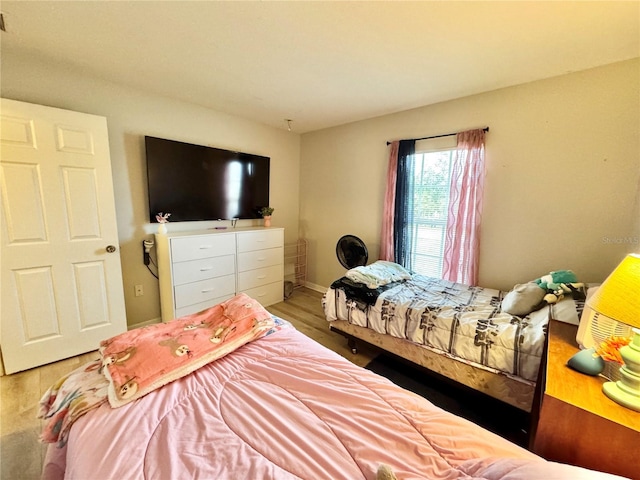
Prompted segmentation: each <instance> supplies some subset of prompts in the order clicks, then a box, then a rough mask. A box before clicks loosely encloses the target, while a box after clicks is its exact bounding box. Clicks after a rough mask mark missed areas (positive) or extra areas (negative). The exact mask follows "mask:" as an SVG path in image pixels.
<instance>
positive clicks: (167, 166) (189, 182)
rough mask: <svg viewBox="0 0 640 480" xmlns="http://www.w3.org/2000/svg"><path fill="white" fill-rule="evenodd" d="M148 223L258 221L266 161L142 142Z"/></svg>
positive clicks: (264, 198) (265, 193) (265, 200)
mask: <svg viewBox="0 0 640 480" xmlns="http://www.w3.org/2000/svg"><path fill="white" fill-rule="evenodd" d="M145 148H146V152H147V180H148V186H149V219H150V221H151V222H155V221H156V214H157V213H159V212H163V213H167V212H169V213H171V217H170V220H171V221H174V222H186V221H195V220H221V219H225V220H226V219H232V218H241V219H249V218H259V217H260V213H259V211H260V208H262V207H266V206H268V205H269V163H270V159H269V157H262V156H260V155H252V154H249V153H241V152H232V151H229V150H223V149H220V148H213V147H205V146H202V145H192V144H189V143H183V142H177V141H174V140H165V139H162V138H155V137H148V136H146V137H145Z"/></svg>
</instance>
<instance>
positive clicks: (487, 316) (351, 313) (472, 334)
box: [323, 275, 581, 382]
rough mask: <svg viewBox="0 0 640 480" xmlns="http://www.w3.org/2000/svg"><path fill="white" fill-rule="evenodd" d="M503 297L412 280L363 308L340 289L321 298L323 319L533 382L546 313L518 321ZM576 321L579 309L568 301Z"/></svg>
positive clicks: (483, 290) (460, 286)
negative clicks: (505, 307) (504, 308)
mask: <svg viewBox="0 0 640 480" xmlns="http://www.w3.org/2000/svg"><path fill="white" fill-rule="evenodd" d="M505 294H506V292H502V291H499V290H495V289H489V288H482V287H473V286H468V285H463V284H460V283H454V282H449V281H446V280H442V279H437V278H431V277H425V276H421V275H414V276H413V277H412V278H411V279H410V280H407V281H406V282H402V283H400V284H398V285H396V286H394V287H393V288H390V289H389V290H387V291H385V292H383V293H381V294H380V295H379V296H378V299H377V300H376V302H375V304H373V305H364V306H363V304H362V302H360V301H358V300H357V299H352V298H349V296H348V295H347V294H346V293H345V291H344V290H342V289H339V288H337V289H335V288H330V289H329V290H328V291H327V293H326V294H325V296H324V298H323V307H324V312H325V315H326V317H327V320H329V321H332V320H346V321H348V322H349V323H352V324H354V325H358V326H361V327H367V328H370V329H373V330H375V331H376V332H378V333H382V334H388V335H393V336H394V337H398V338H404V339H407V340H410V341H411V342H414V343H417V344H421V345H424V346H425V347H427V348H430V349H432V350H434V351H436V352H438V353H442V354H444V355H447V356H449V357H451V358H454V359H456V360H460V361H464V362H467V363H472V364H474V365H476V366H480V367H483V368H487V369H489V370H493V371H499V372H503V373H505V374H508V375H510V376H513V377H515V378H517V379H521V380H523V381H526V382H535V380H536V376H537V374H538V368H539V365H540V358H541V355H542V352H543V347H544V338H545V334H546V328H547V324H548V320H549V309H548V308H545V309H542V310H538V311H536V312H533V313H531V314H529V315H527V316H526V317H517V316H514V315H510V314H508V313H506V312H503V311H502V310H501V308H500V305H501V302H502V299H503V297H504V295H505ZM562 302H571V304H572V305H573V308H574V309H575V310H576V315H577V316H578V318H579V312H578V311H577V310H578V309H579V308H581V305H580V304H579V303H577V302H575V303H574V301H573V299H572V298H571V297H565V299H564V300H562Z"/></svg>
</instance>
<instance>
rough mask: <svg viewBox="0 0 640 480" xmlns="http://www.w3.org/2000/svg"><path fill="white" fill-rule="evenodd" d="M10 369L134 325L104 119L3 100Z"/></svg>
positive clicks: (2, 337)
mask: <svg viewBox="0 0 640 480" xmlns="http://www.w3.org/2000/svg"><path fill="white" fill-rule="evenodd" d="M0 102H1V103H0V107H1V110H0V115H1V119H2V126H1V128H0V167H1V170H0V182H1V188H2V198H1V201H2V208H1V209H0V215H1V216H2V233H1V235H2V246H1V250H0V262H1V271H2V277H1V282H2V295H1V300H2V307H1V314H2V318H1V319H0V323H1V325H0V346H1V348H2V358H3V361H4V366H5V371H6V373H14V372H17V371H21V370H26V369H28V368H32V367H36V366H39V365H43V364H46V363H50V362H53V361H57V360H61V359H63V358H68V357H71V356H75V355H79V354H81V353H85V352H88V351H92V350H96V349H97V348H98V346H99V342H100V340H102V339H104V338H108V337H110V336H113V335H116V334H118V333H122V332H124V331H125V330H126V328H127V322H126V316H125V308H124V294H123V290H122V270H121V265H120V254H119V252H118V248H117V245H118V232H117V228H116V217H115V205H114V197H113V184H112V176H111V160H110V155H109V143H108V132H107V122H106V119H105V118H104V117H99V116H95V115H88V114H84V113H79V112H71V111H68V110H61V109H57V108H51V107H45V106H42V105H34V104H29V103H23V102H17V101H14V100H7V99H0Z"/></svg>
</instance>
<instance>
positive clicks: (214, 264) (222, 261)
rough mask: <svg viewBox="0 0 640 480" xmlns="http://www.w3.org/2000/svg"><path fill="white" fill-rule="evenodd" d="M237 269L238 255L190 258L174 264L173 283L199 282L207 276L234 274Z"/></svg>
mask: <svg viewBox="0 0 640 480" xmlns="http://www.w3.org/2000/svg"><path fill="white" fill-rule="evenodd" d="M235 269H236V256H235V255H224V256H222V257H210V258H203V259H201V260H189V261H188V262H178V263H174V264H173V284H174V285H182V284H184V283H191V282H197V281H198V280H205V279H207V278H215V277H223V276H225V275H233V273H234V272H235Z"/></svg>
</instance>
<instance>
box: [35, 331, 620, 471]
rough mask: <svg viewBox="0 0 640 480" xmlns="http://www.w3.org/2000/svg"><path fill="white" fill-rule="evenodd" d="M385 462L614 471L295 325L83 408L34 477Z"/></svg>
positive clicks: (426, 467) (366, 467)
mask: <svg viewBox="0 0 640 480" xmlns="http://www.w3.org/2000/svg"><path fill="white" fill-rule="evenodd" d="M382 463H384V464H387V465H389V466H391V468H392V469H393V470H394V471H395V474H396V475H397V477H398V478H399V479H430V480H438V479H451V480H453V479H474V478H476V479H477V478H485V479H496V480H497V479H501V480H525V479H533V478H545V479H546V478H572V479H596V478H598V479H604V478H613V477H610V476H606V475H600V474H597V473H595V472H591V471H587V470H583V469H578V468H574V467H567V466H563V465H558V464H554V463H549V462H546V461H544V460H541V459H540V458H538V457H536V456H535V455H533V454H532V453H530V452H528V451H526V450H524V449H522V448H520V447H517V446H515V445H513V444H511V443H509V442H508V441H506V440H504V439H502V438H500V437H498V436H496V435H494V434H492V433H489V432H487V431H485V430H483V429H482V428H480V427H478V426H476V425H474V424H472V423H470V422H468V421H466V420H464V419H461V418H459V417H456V416H454V415H452V414H449V413H447V412H445V411H443V410H441V409H439V408H437V407H435V406H434V405H433V404H431V403H430V402H428V401H427V400H425V399H423V398H421V397H419V396H417V395H414V394H412V393H410V392H407V391H405V390H403V389H401V388H399V387H397V386H395V385H394V384H392V383H391V382H389V381H388V380H386V379H384V378H382V377H380V376H378V375H376V374H374V373H372V372H369V371H367V370H364V369H362V368H359V367H357V366H355V365H353V364H352V363H350V362H348V361H347V360H345V359H344V358H342V357H340V356H339V355H337V354H335V353H334V352H331V351H329V350H327V349H326V348H324V347H322V346H321V345H319V344H317V343H315V342H314V341H312V340H310V339H309V338H308V337H306V336H304V335H303V334H301V333H300V332H298V331H296V330H294V329H284V330H281V331H278V332H276V333H274V334H272V335H270V336H267V337H264V338H261V339H259V340H256V341H254V342H252V343H250V344H247V345H245V346H244V347H242V348H241V349H239V350H237V351H235V352H233V353H232V354H229V355H227V356H226V357H224V358H222V359H220V360H218V361H216V362H213V363H210V364H208V365H205V366H204V367H202V368H200V369H199V370H197V371H195V372H194V373H192V374H190V375H188V376H186V377H184V378H182V379H180V380H177V381H175V382H173V383H170V384H168V385H165V386H164V387H162V388H161V389H158V390H156V391H154V392H151V393H149V394H148V395H146V396H145V397H143V398H141V399H139V400H138V401H136V402H134V403H130V404H127V405H124V406H122V407H120V408H117V409H112V408H110V407H109V406H108V405H107V404H104V405H102V406H100V407H99V408H98V409H95V410H93V411H91V412H89V413H87V414H86V415H85V416H83V417H82V418H80V419H79V420H78V421H77V422H76V423H75V425H74V426H73V428H72V429H71V432H70V436H69V442H68V444H67V446H66V447H65V448H61V449H59V448H55V447H53V446H51V447H49V450H48V453H47V458H46V463H45V465H44V476H43V478H45V479H57V478H62V477H63V475H66V476H65V478H68V479H82V480H84V479H88V478H91V479H96V480H100V479H105V480H106V479H115V478H117V479H141V478H149V479H151V478H153V479H179V478H202V479H216V480H238V479H243V480H244V479H261V480H263V479H312V480H320V479H323V480H324V479H375V477H376V471H377V469H378V466H379V465H380V464H382ZM554 475H555V476H554Z"/></svg>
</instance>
